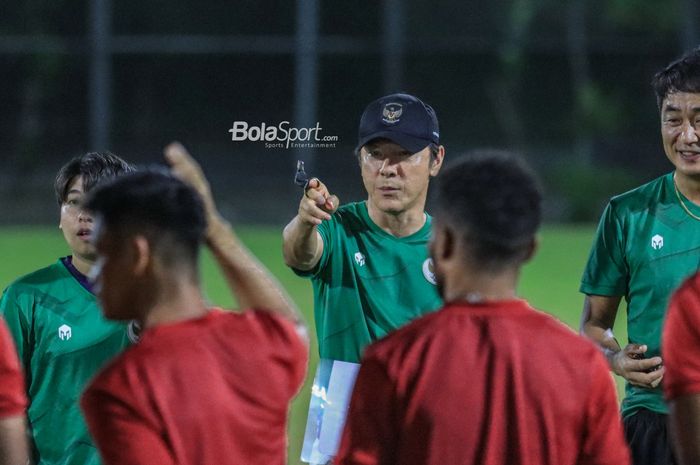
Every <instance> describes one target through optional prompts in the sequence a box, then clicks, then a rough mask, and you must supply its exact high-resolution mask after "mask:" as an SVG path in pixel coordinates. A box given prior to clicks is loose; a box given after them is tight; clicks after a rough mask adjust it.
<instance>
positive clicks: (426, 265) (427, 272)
mask: <svg viewBox="0 0 700 465" xmlns="http://www.w3.org/2000/svg"><path fill="white" fill-rule="evenodd" d="M423 276H424V277H425V279H426V280H427V281H428V282H429V283H430V284H433V285H436V284H437V279H435V265H433V259H432V258H427V259H426V260H425V261H424V262H423Z"/></svg>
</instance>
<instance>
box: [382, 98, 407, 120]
mask: <svg viewBox="0 0 700 465" xmlns="http://www.w3.org/2000/svg"><path fill="white" fill-rule="evenodd" d="M401 113H403V107H402V106H401V104H400V103H387V104H386V105H384V109H383V110H382V121H384V122H385V123H387V124H394V123H398V122H399V118H401Z"/></svg>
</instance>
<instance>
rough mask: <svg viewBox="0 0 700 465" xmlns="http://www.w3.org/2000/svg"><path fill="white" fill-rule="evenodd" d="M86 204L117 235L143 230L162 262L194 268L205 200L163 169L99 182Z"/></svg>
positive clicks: (203, 229) (150, 169)
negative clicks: (102, 182) (183, 264)
mask: <svg viewBox="0 0 700 465" xmlns="http://www.w3.org/2000/svg"><path fill="white" fill-rule="evenodd" d="M85 208H86V209H87V210H89V211H90V212H91V213H92V214H94V215H96V217H97V218H98V219H100V220H101V221H102V224H103V225H104V227H106V229H107V230H108V231H109V232H110V233H115V234H116V235H117V236H118V237H119V238H120V239H121V238H125V237H128V236H129V235H133V234H143V235H145V236H146V237H147V238H148V240H149V242H150V243H151V245H152V246H153V247H154V250H155V251H156V253H157V254H159V256H160V257H161V258H162V259H163V260H164V262H165V263H166V264H168V265H174V264H176V263H185V264H187V265H188V266H190V267H192V268H193V269H195V270H196V269H197V258H198V254H199V247H200V244H201V242H202V240H203V238H204V231H205V229H206V218H205V214H204V206H203V204H202V200H201V198H200V196H199V194H198V193H197V192H195V191H194V189H192V188H191V187H190V186H188V185H187V184H185V183H184V182H182V181H181V180H179V179H177V178H176V177H174V176H173V175H171V174H170V173H169V172H167V171H165V170H164V169H159V168H148V169H145V170H143V171H138V172H134V173H129V174H126V175H123V176H120V177H118V178H115V179H113V180H111V181H109V182H107V183H104V184H100V185H99V186H97V187H96V188H95V189H94V190H93V191H92V192H91V193H90V195H89V196H88V199H87V201H86V205H85Z"/></svg>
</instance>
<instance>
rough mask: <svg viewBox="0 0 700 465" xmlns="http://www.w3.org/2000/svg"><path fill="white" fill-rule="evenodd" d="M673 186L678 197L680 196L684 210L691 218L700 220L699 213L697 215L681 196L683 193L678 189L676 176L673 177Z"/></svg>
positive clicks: (679, 201)
mask: <svg viewBox="0 0 700 465" xmlns="http://www.w3.org/2000/svg"><path fill="white" fill-rule="evenodd" d="M673 188H674V189H675V191H676V197H678V203H680V204H681V207H683V210H685V212H686V213H687V214H688V215H690V217H691V218H693V219H696V220H698V221H700V216H698V215H696V214H695V213H693V212H691V211H690V209H689V208H688V207H686V206H685V203H683V198H682V197H681V193H680V191H679V190H678V184H676V178H675V177H674V178H673Z"/></svg>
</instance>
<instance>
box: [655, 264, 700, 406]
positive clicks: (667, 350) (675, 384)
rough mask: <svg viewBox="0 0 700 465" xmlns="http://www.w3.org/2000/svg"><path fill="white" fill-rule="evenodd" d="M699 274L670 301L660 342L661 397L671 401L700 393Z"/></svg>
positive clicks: (684, 285) (687, 282) (686, 283)
mask: <svg viewBox="0 0 700 465" xmlns="http://www.w3.org/2000/svg"><path fill="white" fill-rule="evenodd" d="M699 353H700V275H698V274H696V275H695V276H693V277H692V278H690V279H689V280H687V281H686V282H685V283H684V284H683V285H682V286H681V287H680V288H679V290H678V291H677V292H676V293H675V294H674V295H673V297H672V298H671V303H670V305H669V309H668V313H667V316H666V323H665V325H664V331H663V339H662V354H663V360H664V365H665V367H666V374H665V376H664V382H663V387H664V394H665V396H666V398H667V399H669V400H672V399H675V398H676V397H679V396H683V395H686V394H698V393H700V357H698V354H699Z"/></svg>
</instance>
